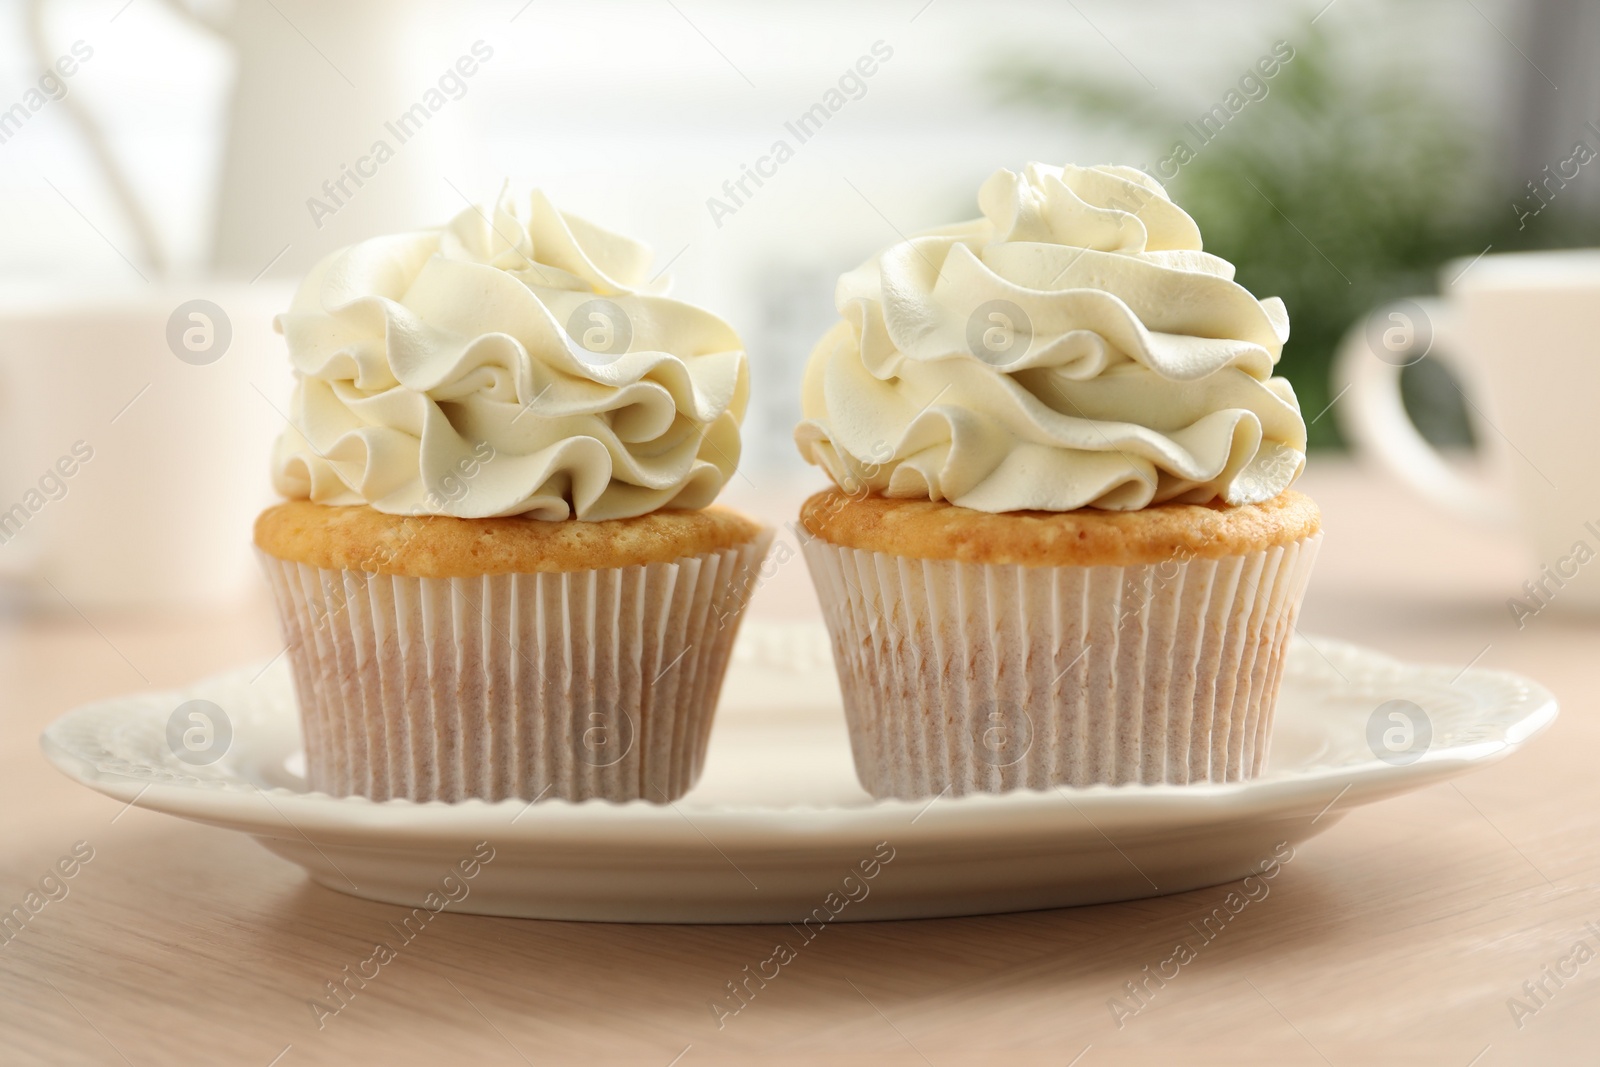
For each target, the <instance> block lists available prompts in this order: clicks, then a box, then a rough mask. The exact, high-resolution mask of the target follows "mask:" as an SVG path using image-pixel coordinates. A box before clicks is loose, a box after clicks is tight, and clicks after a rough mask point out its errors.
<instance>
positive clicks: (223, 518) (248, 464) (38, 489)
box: [0, 281, 290, 613]
mask: <svg viewBox="0 0 1600 1067" xmlns="http://www.w3.org/2000/svg"><path fill="white" fill-rule="evenodd" d="M289 297H290V290H289V288H288V287H286V286H283V285H281V284H274V283H270V282H265V281H263V282H257V283H255V284H254V285H243V284H227V283H214V282H213V283H206V282H198V283H195V284H192V285H183V284H178V283H171V284H166V283H163V284H153V285H144V286H139V287H138V288H132V287H126V288H121V287H110V288H108V287H104V286H94V285H89V284H85V283H84V282H82V281H77V282H74V283H71V284H67V283H60V284H56V285H51V286H39V287H32V288H24V289H19V288H17V287H15V286H8V287H6V288H5V289H4V290H0V582H3V584H4V589H5V591H6V592H7V594H8V599H9V600H11V601H12V602H13V603H20V604H21V605H23V606H25V607H28V608H37V609H44V610H56V611H62V612H70V611H78V612H85V613H87V612H92V611H94V610H97V609H123V608H126V609H142V608H181V607H188V606H198V605H206V604H217V603H223V602H227V601H233V600H237V599H239V598H241V597H242V596H243V595H245V593H246V592H247V590H249V589H250V588H251V586H252V584H253V583H254V582H255V581H256V580H257V578H256V576H255V574H254V560H253V558H252V554H251V549H250V544H251V540H250V537H251V523H252V521H253V519H254V517H255V515H256V513H257V512H258V511H259V510H260V508H261V506H262V505H264V504H265V503H267V502H268V501H270V499H271V498H272V493H271V488H270V484H269V477H268V458H269V450H270V448H271V444H272V440H273V438H274V436H275V435H276V433H277V432H278V430H279V429H280V428H281V426H282V425H283V416H284V414H285V413H286V412H287V397H288V393H289V388H290V386H289V369H288V361H287V359H285V358H284V351H283V339H282V338H281V337H280V336H278V335H277V334H276V333H275V332H274V331H273V329H272V318H273V316H274V315H275V314H276V313H278V312H280V311H282V310H284V309H285V308H287V307H288V303H289Z"/></svg>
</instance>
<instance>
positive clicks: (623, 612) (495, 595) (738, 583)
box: [262, 531, 771, 803]
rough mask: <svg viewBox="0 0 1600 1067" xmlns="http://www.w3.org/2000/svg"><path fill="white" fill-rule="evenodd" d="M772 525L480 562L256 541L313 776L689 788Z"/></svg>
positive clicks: (377, 783)
mask: <svg viewBox="0 0 1600 1067" xmlns="http://www.w3.org/2000/svg"><path fill="white" fill-rule="evenodd" d="M770 540H771V533H770V531H767V532H763V533H762V534H761V536H759V537H757V538H756V539H755V540H753V541H751V542H749V543H747V544H745V545H742V546H738V547H735V548H732V549H727V550H723V551H717V552H709V553H706V554H703V555H699V556H693V557H687V558H684V559H680V560H677V561H676V562H673V563H652V564H648V565H645V566H635V567H621V568H611V569H600V570H589V571H574V572H568V573H559V574H558V573H551V574H502V575H487V576H483V577H475V578H407V577H397V576H389V575H378V574H367V573H364V572H362V571H342V570H324V569H320V568H317V567H312V566H308V565H305V564H299V563H291V562H287V561H284V560H279V559H277V558H275V557H272V556H268V555H265V554H262V563H263V566H264V567H265V569H266V572H267V577H268V580H269V581H270V583H271V585H272V589H273V594H274V597H275V598H276V600H277V604H278V609H279V615H280V617H281V620H282V623H283V629H284V637H285V639H286V641H287V642H288V655H289V660H290V664H291V667H292V670H293V675H294V686H295V693H296V696H297V697H298V699H299V704H300V715H301V723H302V726H303V729H304V733H305V745H306V771H307V777H308V779H309V783H310V786H311V788H312V789H316V790H320V791H322V792H325V793H329V794H331V795H334V796H345V795H349V794H359V795H362V796H366V797H370V798H372V799H373V800H388V799H391V798H396V797H399V798H404V799H408V800H414V801H428V800H445V801H457V800H463V799H466V798H469V797H477V798H481V799H484V800H501V799H505V798H508V797H521V798H525V799H528V800H534V799H538V798H555V797H562V798H565V799H568V800H583V799H587V798H591V797H603V798H605V799H608V800H616V801H625V800H634V799H645V800H650V801H655V802H657V803H665V802H666V801H669V800H674V799H676V798H677V797H680V796H682V795H683V794H684V793H686V792H688V791H689V789H690V787H691V786H693V785H694V783H695V781H696V779H697V778H698V777H699V775H700V769H701V765H702V764H703V763H704V760H705V752H706V742H707V739H708V737H709V735H710V731H711V721H712V714H713V712H714V710H715V708H716V703H717V696H718V693H719V692H720V690H721V687H722V679H723V675H724V673H725V671H726V668H727V664H728V658H729V654H730V652H731V650H732V647H733V640H734V636H735V634H736V633H737V631H738V625H739V620H740V617H741V616H742V614H743V611H744V607H745V605H746V603H747V602H748V600H749V598H750V595H751V593H752V592H753V591H754V590H755V588H756V586H757V585H758V584H759V582H760V576H759V573H758V567H759V565H760V563H761V560H762V558H763V557H764V556H765V554H766V549H767V545H768V543H769V542H770Z"/></svg>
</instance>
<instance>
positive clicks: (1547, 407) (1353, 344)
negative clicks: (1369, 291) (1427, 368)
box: [1334, 249, 1600, 625]
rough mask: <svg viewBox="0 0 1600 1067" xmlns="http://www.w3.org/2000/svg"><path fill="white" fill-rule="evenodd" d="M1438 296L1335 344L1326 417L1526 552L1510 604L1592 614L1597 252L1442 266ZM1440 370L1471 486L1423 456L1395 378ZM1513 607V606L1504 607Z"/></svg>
mask: <svg viewBox="0 0 1600 1067" xmlns="http://www.w3.org/2000/svg"><path fill="white" fill-rule="evenodd" d="M1441 279H1442V282H1443V284H1442V286H1441V289H1442V290H1443V291H1444V292H1445V293H1446V294H1447V296H1446V297H1443V298H1424V297H1417V298H1414V299H1411V300H1402V301H1398V302H1396V303H1393V304H1390V305H1388V306H1386V307H1383V308H1379V309H1378V310H1377V311H1375V312H1374V313H1373V314H1372V315H1371V316H1369V317H1368V318H1367V319H1366V321H1365V322H1363V323H1361V324H1358V325H1357V326H1356V327H1355V328H1354V329H1353V330H1351V331H1350V333H1349V334H1348V335H1347V336H1346V337H1345V340H1344V342H1343V344H1342V345H1341V348H1340V351H1339V354H1338V357H1337V359H1336V360H1335V365H1334V389H1335V396H1336V400H1335V402H1334V409H1335V410H1336V411H1337V412H1338V416H1339V419H1340V424H1341V427H1342V428H1343V429H1344V431H1345V433H1346V436H1347V437H1349V438H1350V439H1351V440H1352V442H1353V443H1354V444H1355V446H1356V448H1357V450H1358V451H1359V452H1361V453H1364V454H1366V455H1369V456H1371V457H1373V458H1375V459H1376V460H1377V461H1379V462H1380V463H1381V464H1382V465H1383V466H1385V467H1387V468H1388V469H1389V470H1390V471H1391V472H1392V473H1393V474H1394V475H1395V476H1397V477H1398V478H1399V479H1400V480H1401V481H1403V482H1404V483H1406V484H1407V485H1408V486H1409V487H1410V488H1411V489H1413V490H1414V491H1415V492H1416V493H1418V495H1420V496H1422V497H1423V498H1425V499H1427V500H1429V501H1431V502H1432V503H1434V504H1436V505H1438V506H1439V507H1441V508H1443V509H1445V510H1446V511H1448V512H1450V513H1451V514H1454V515H1456V516H1458V517H1460V518H1461V519H1463V520H1465V521H1468V522H1472V523H1475V524H1477V525H1480V526H1486V527H1495V528H1500V529H1519V530H1521V531H1522V533H1523V534H1524V536H1525V537H1526V539H1527V540H1528V541H1529V542H1530V543H1531V545H1532V547H1533V549H1534V551H1535V552H1536V553H1537V557H1538V558H1537V562H1535V563H1534V564H1532V566H1531V567H1530V572H1529V576H1528V581H1527V582H1526V583H1525V585H1524V587H1523V589H1522V590H1521V591H1520V592H1519V594H1518V596H1516V597H1514V598H1512V599H1513V601H1514V602H1515V603H1513V604H1511V605H1510V606H1511V609H1512V612H1513V614H1514V615H1516V616H1517V619H1518V623H1519V625H1525V624H1526V621H1527V618H1528V617H1529V616H1531V615H1534V614H1538V613H1539V612H1541V611H1543V610H1544V609H1545V608H1553V609H1578V610H1586V611H1600V250H1588V249H1585V250H1576V251H1561V252H1520V253H1507V254H1503V255H1487V256H1483V257H1481V258H1479V259H1477V260H1460V261H1457V262H1455V263H1451V264H1449V265H1448V266H1447V267H1446V268H1445V270H1444V271H1443V273H1442V275H1441ZM1424 358H1426V359H1442V360H1444V361H1446V362H1447V363H1448V365H1449V366H1450V368H1451V370H1452V371H1454V372H1455V377H1456V379H1457V381H1458V382H1460V383H1461V390H1462V394H1463V397H1464V398H1465V400H1466V410H1467V412H1468V415H1469V417H1470V418H1471V420H1472V422H1473V424H1474V430H1475V436H1476V438H1477V440H1478V442H1479V444H1480V447H1481V448H1482V449H1483V450H1484V451H1485V452H1486V453H1487V457H1488V460H1489V462H1488V463H1487V464H1485V466H1486V468H1487V470H1486V471H1485V472H1484V473H1483V474H1481V475H1472V474H1469V473H1466V472H1464V471H1463V470H1462V469H1461V467H1460V466H1459V465H1456V464H1452V463H1451V462H1450V461H1449V460H1448V459H1447V458H1446V457H1444V456H1442V455H1441V454H1440V453H1439V452H1438V451H1437V450H1435V449H1434V448H1433V447H1432V446H1431V445H1429V444H1428V443H1427V442H1426V441H1425V440H1424V439H1423V438H1422V436H1421V435H1420V434H1419V433H1418V432H1417V430H1416V427H1415V426H1413V425H1412V423H1411V421H1410V419H1409V418H1408V417H1407V416H1406V413H1405V408H1404V406H1403V405H1402V404H1401V399H1400V371H1401V368H1402V367H1404V366H1407V365H1409V364H1411V363H1415V362H1417V361H1418V360H1420V359H1424ZM1519 604H1520V608H1519V607H1518V606H1517V605H1519Z"/></svg>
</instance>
